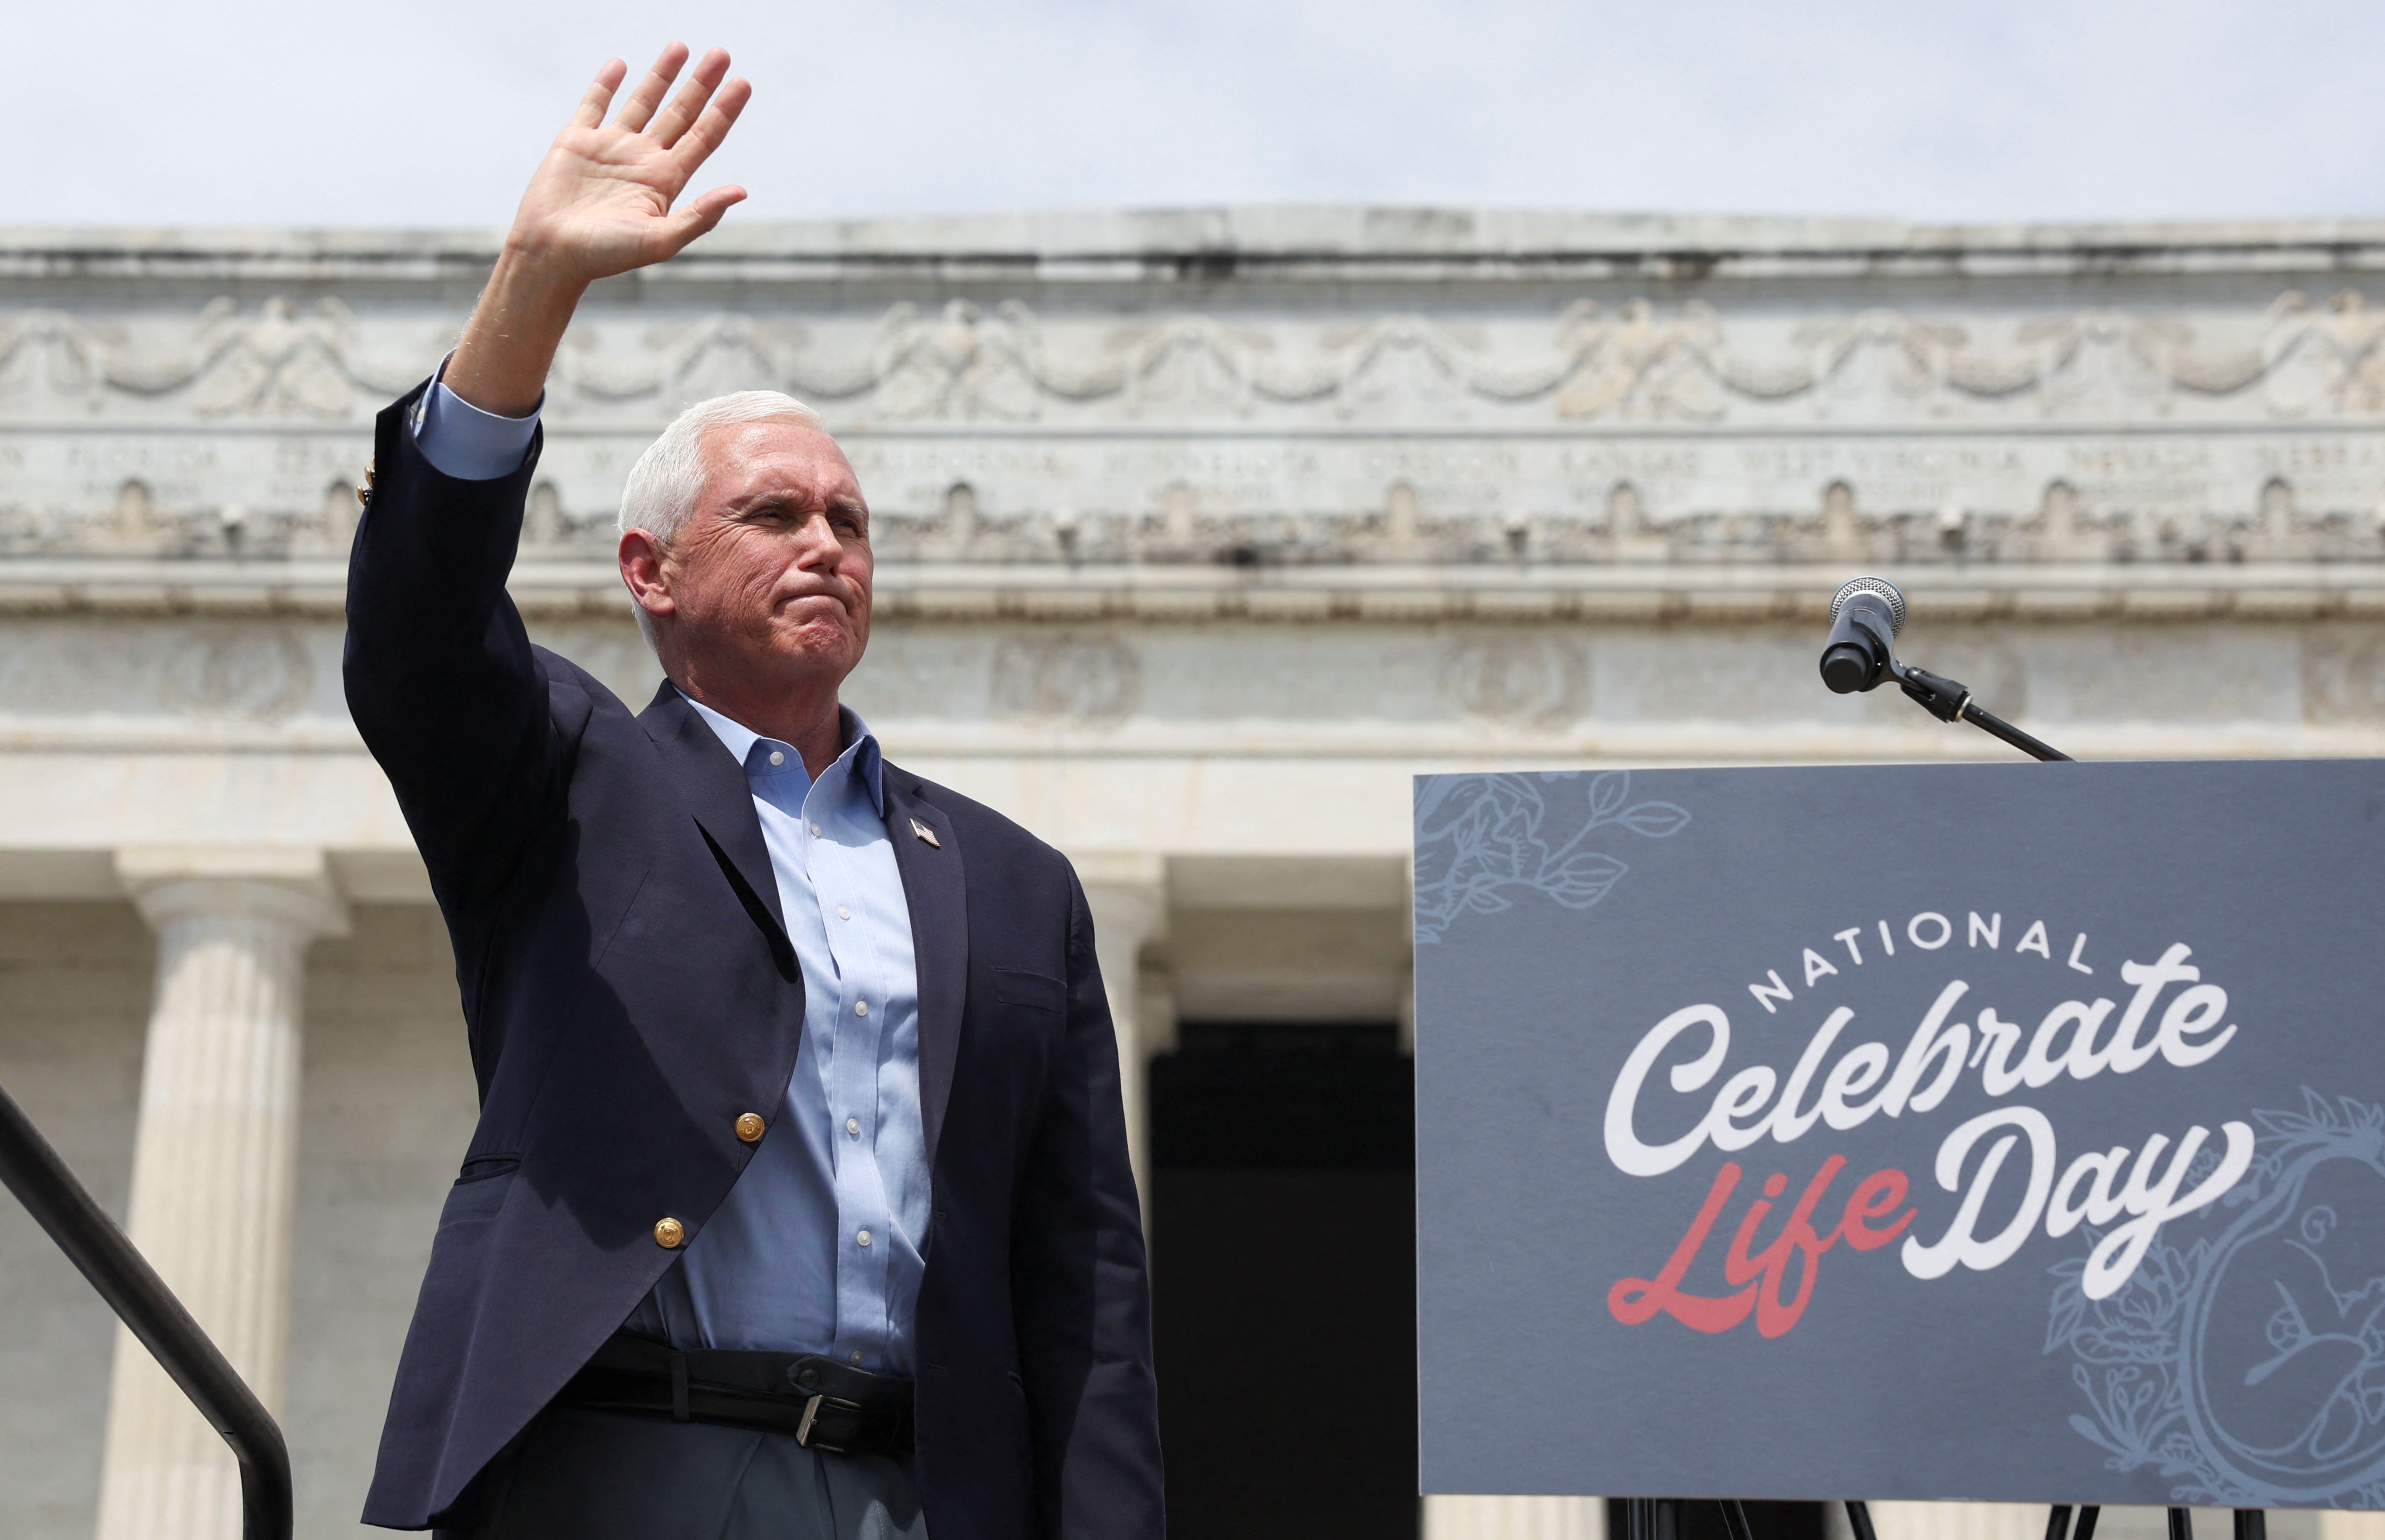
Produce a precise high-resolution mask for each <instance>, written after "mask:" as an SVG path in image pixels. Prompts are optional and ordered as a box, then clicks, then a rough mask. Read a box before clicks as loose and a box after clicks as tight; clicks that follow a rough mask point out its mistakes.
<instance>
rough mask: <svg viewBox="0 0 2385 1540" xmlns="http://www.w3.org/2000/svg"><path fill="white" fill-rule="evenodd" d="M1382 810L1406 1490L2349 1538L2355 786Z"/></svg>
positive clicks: (1703, 797)
mask: <svg viewBox="0 0 2385 1540" xmlns="http://www.w3.org/2000/svg"><path fill="white" fill-rule="evenodd" d="M1416 792H1417V804H1416V813H1417V895H1416V926H1417V935H1416V939H1417V951H1416V958H1417V962H1416V971H1417V1222H1418V1267H1419V1279H1418V1286H1419V1296H1418V1298H1419V1327H1420V1330H1419V1342H1420V1348H1419V1351H1420V1377H1421V1378H1420V1393H1421V1407H1422V1439H1423V1478H1424V1488H1425V1490H1427V1491H1430V1492H1515V1493H1600V1494H1609V1495H1659V1496H1749V1497H1867V1498H1888V1497H1925V1498H1989V1499H2001V1500H2006V1501H2022V1502H2101V1503H2146V1504H2169V1503H2207V1504H2216V1505H2222V1506H2238V1507H2254V1506H2264V1507H2269V1506H2274V1507H2286V1506H2291V1507H2326V1506H2337V1507H2347V1508H2385V1052H2380V1051H2379V1049H2380V1046H2385V1044H2380V1036H2379V1026H2380V1016H2385V765H2380V764H2379V763H2377V762H2374V761H2317V762H2290V763H2275V762H2272V763H2219V764H2104V765H2068V764H2062V765H2033V764H2015V765H2009V766H2004V765H1979V766H1905V767H1884V768H1839V769H1810V770H1661V771H1659V770H1643V771H1630V772H1625V771H1619V770H1618V771H1611V772H1606V773H1602V774H1592V773H1589V772H1582V773H1560V774H1523V775H1491V776H1480V775H1472V776H1428V777H1421V778H1419V779H1418V780H1417V787H1416Z"/></svg>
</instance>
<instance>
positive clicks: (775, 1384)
mask: <svg viewBox="0 0 2385 1540" xmlns="http://www.w3.org/2000/svg"><path fill="white" fill-rule="evenodd" d="M556 1403H557V1404H558V1405H563V1406H573V1407H586V1408H589V1409H593V1410H597V1411H622V1412H631V1413H635V1414H638V1415H642V1416H650V1417H668V1418H670V1419H672V1420H674V1421H681V1422H722V1423H726V1424H728V1425H729V1426H730V1427H734V1428H758V1429H761V1430H763V1431H765V1432H768V1433H780V1434H791V1435H793V1438H794V1441H795V1442H796V1443H798V1444H800V1445H802V1446H805V1448H808V1449H823V1450H826V1451H827V1452H829V1453H830V1454H837V1455H854V1454H863V1455H899V1454H908V1453H909V1452H910V1450H911V1382H910V1381H908V1380H903V1379H897V1378H895V1377H894V1376H893V1375H892V1374H873V1373H871V1372H870V1371H868V1370H866V1369H855V1368H854V1367H853V1366H852V1365H851V1364H847V1363H839V1362H838V1361H837V1360H836V1359H834V1358H822V1357H820V1356H819V1355H818V1354H817V1353H745V1352H732V1351H729V1350H726V1349H718V1348H706V1349H699V1350H697V1351H695V1352H693V1353H682V1352H681V1351H679V1350H678V1349H677V1348H674V1347H670V1346H666V1345H665V1344H662V1343H659V1342H655V1341H652V1340H650V1339H648V1338H646V1337H640V1336H632V1335H631V1334H630V1333H627V1332H617V1333H614V1334H613V1336H612V1337H611V1338H610V1339H609V1340H608V1341H606V1344H605V1346H602V1347H599V1348H598V1349H596V1356H595V1357H594V1358H591V1359H589V1360H588V1366H587V1367H586V1368H585V1369H582V1370H581V1371H580V1372H579V1373H577V1374H575V1375H573V1376H572V1377H571V1382H570V1383H568V1384H567V1385H565V1386H564V1387H563V1390H562V1392H561V1393H560V1394H559V1395H557V1396H556Z"/></svg>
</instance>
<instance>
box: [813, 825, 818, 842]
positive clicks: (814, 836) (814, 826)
mask: <svg viewBox="0 0 2385 1540" xmlns="http://www.w3.org/2000/svg"><path fill="white" fill-rule="evenodd" d="M812 838H814V839H818V838H819V825H818V824H817V823H815V824H813V825H812Z"/></svg>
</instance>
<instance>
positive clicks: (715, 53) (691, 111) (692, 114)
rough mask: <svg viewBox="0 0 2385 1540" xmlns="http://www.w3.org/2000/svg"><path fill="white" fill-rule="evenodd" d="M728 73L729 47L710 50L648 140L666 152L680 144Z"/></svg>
mask: <svg viewBox="0 0 2385 1540" xmlns="http://www.w3.org/2000/svg"><path fill="white" fill-rule="evenodd" d="M728 73H729V51H728V50H727V49H725V48H714V49H711V50H709V51H707V52H706V54H705V56H704V57H703V59H702V60H701V61H700V62H699V63H698V64H697V65H696V67H695V73H694V74H693V75H690V76H689V77H688V79H687V84H686V85H685V86H684V87H682V88H681V91H680V94H678V95H677V96H675V97H673V98H672V99H671V105H670V106H668V107H667V108H665V109H664V111H663V115H662V116H661V117H659V118H657V119H655V120H654V123H653V125H652V126H651V127H649V128H648V129H647V130H646V134H647V137H649V138H651V139H652V140H654V142H655V143H656V144H660V145H661V146H662V147H663V148H665V149H668V148H670V147H671V146H672V145H673V144H678V143H679V140H680V135H681V134H683V133H685V132H686V131H687V128H688V125H689V124H691V123H693V122H694V121H696V120H697V118H698V117H699V115H701V114H702V113H703V111H704V104H705V100H706V98H707V97H709V96H710V95H711V94H712V93H713V88H714V87H716V86H718V85H719V83H720V78H721V77H722V76H723V75H726V74H728Z"/></svg>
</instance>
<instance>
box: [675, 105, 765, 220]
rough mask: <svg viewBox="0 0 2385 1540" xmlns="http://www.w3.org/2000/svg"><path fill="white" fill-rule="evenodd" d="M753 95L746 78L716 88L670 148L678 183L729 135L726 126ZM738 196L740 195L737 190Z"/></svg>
mask: <svg viewBox="0 0 2385 1540" xmlns="http://www.w3.org/2000/svg"><path fill="white" fill-rule="evenodd" d="M753 97H754V87H753V84H752V82H750V81H743V80H734V81H730V82H729V83H728V84H727V85H724V86H722V87H721V88H720V94H718V95H717V96H715V97H714V98H713V99H712V105H711V106H708V107H706V108H705V110H704V116H703V117H701V118H699V119H696V120H695V127H693V128H692V129H690V130H688V131H687V132H686V133H685V134H684V135H682V136H681V139H680V142H679V143H678V144H676V145H674V146H673V147H672V150H671V158H672V159H673V160H674V161H676V162H677V163H678V165H679V174H680V178H681V182H685V181H686V180H687V179H688V178H691V177H693V176H694V175H695V169H696V168H697V167H699V166H701V165H703V164H704V163H705V161H706V159H708V158H710V157H711V155H712V152H713V151H715V150H717V149H718V148H720V142H721V141H722V140H724V139H726V138H728V137H729V130H730V125H732V124H734V123H735V122H736V121H737V115H738V114H739V113H741V112H743V111H744V110H745V104H746V103H747V102H749V101H751V100H753ZM738 196H739V197H743V196H744V194H743V193H740V194H738ZM730 201H732V202H733V201H735V200H734V199H732V200H730ZM724 207H726V206H724Z"/></svg>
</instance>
